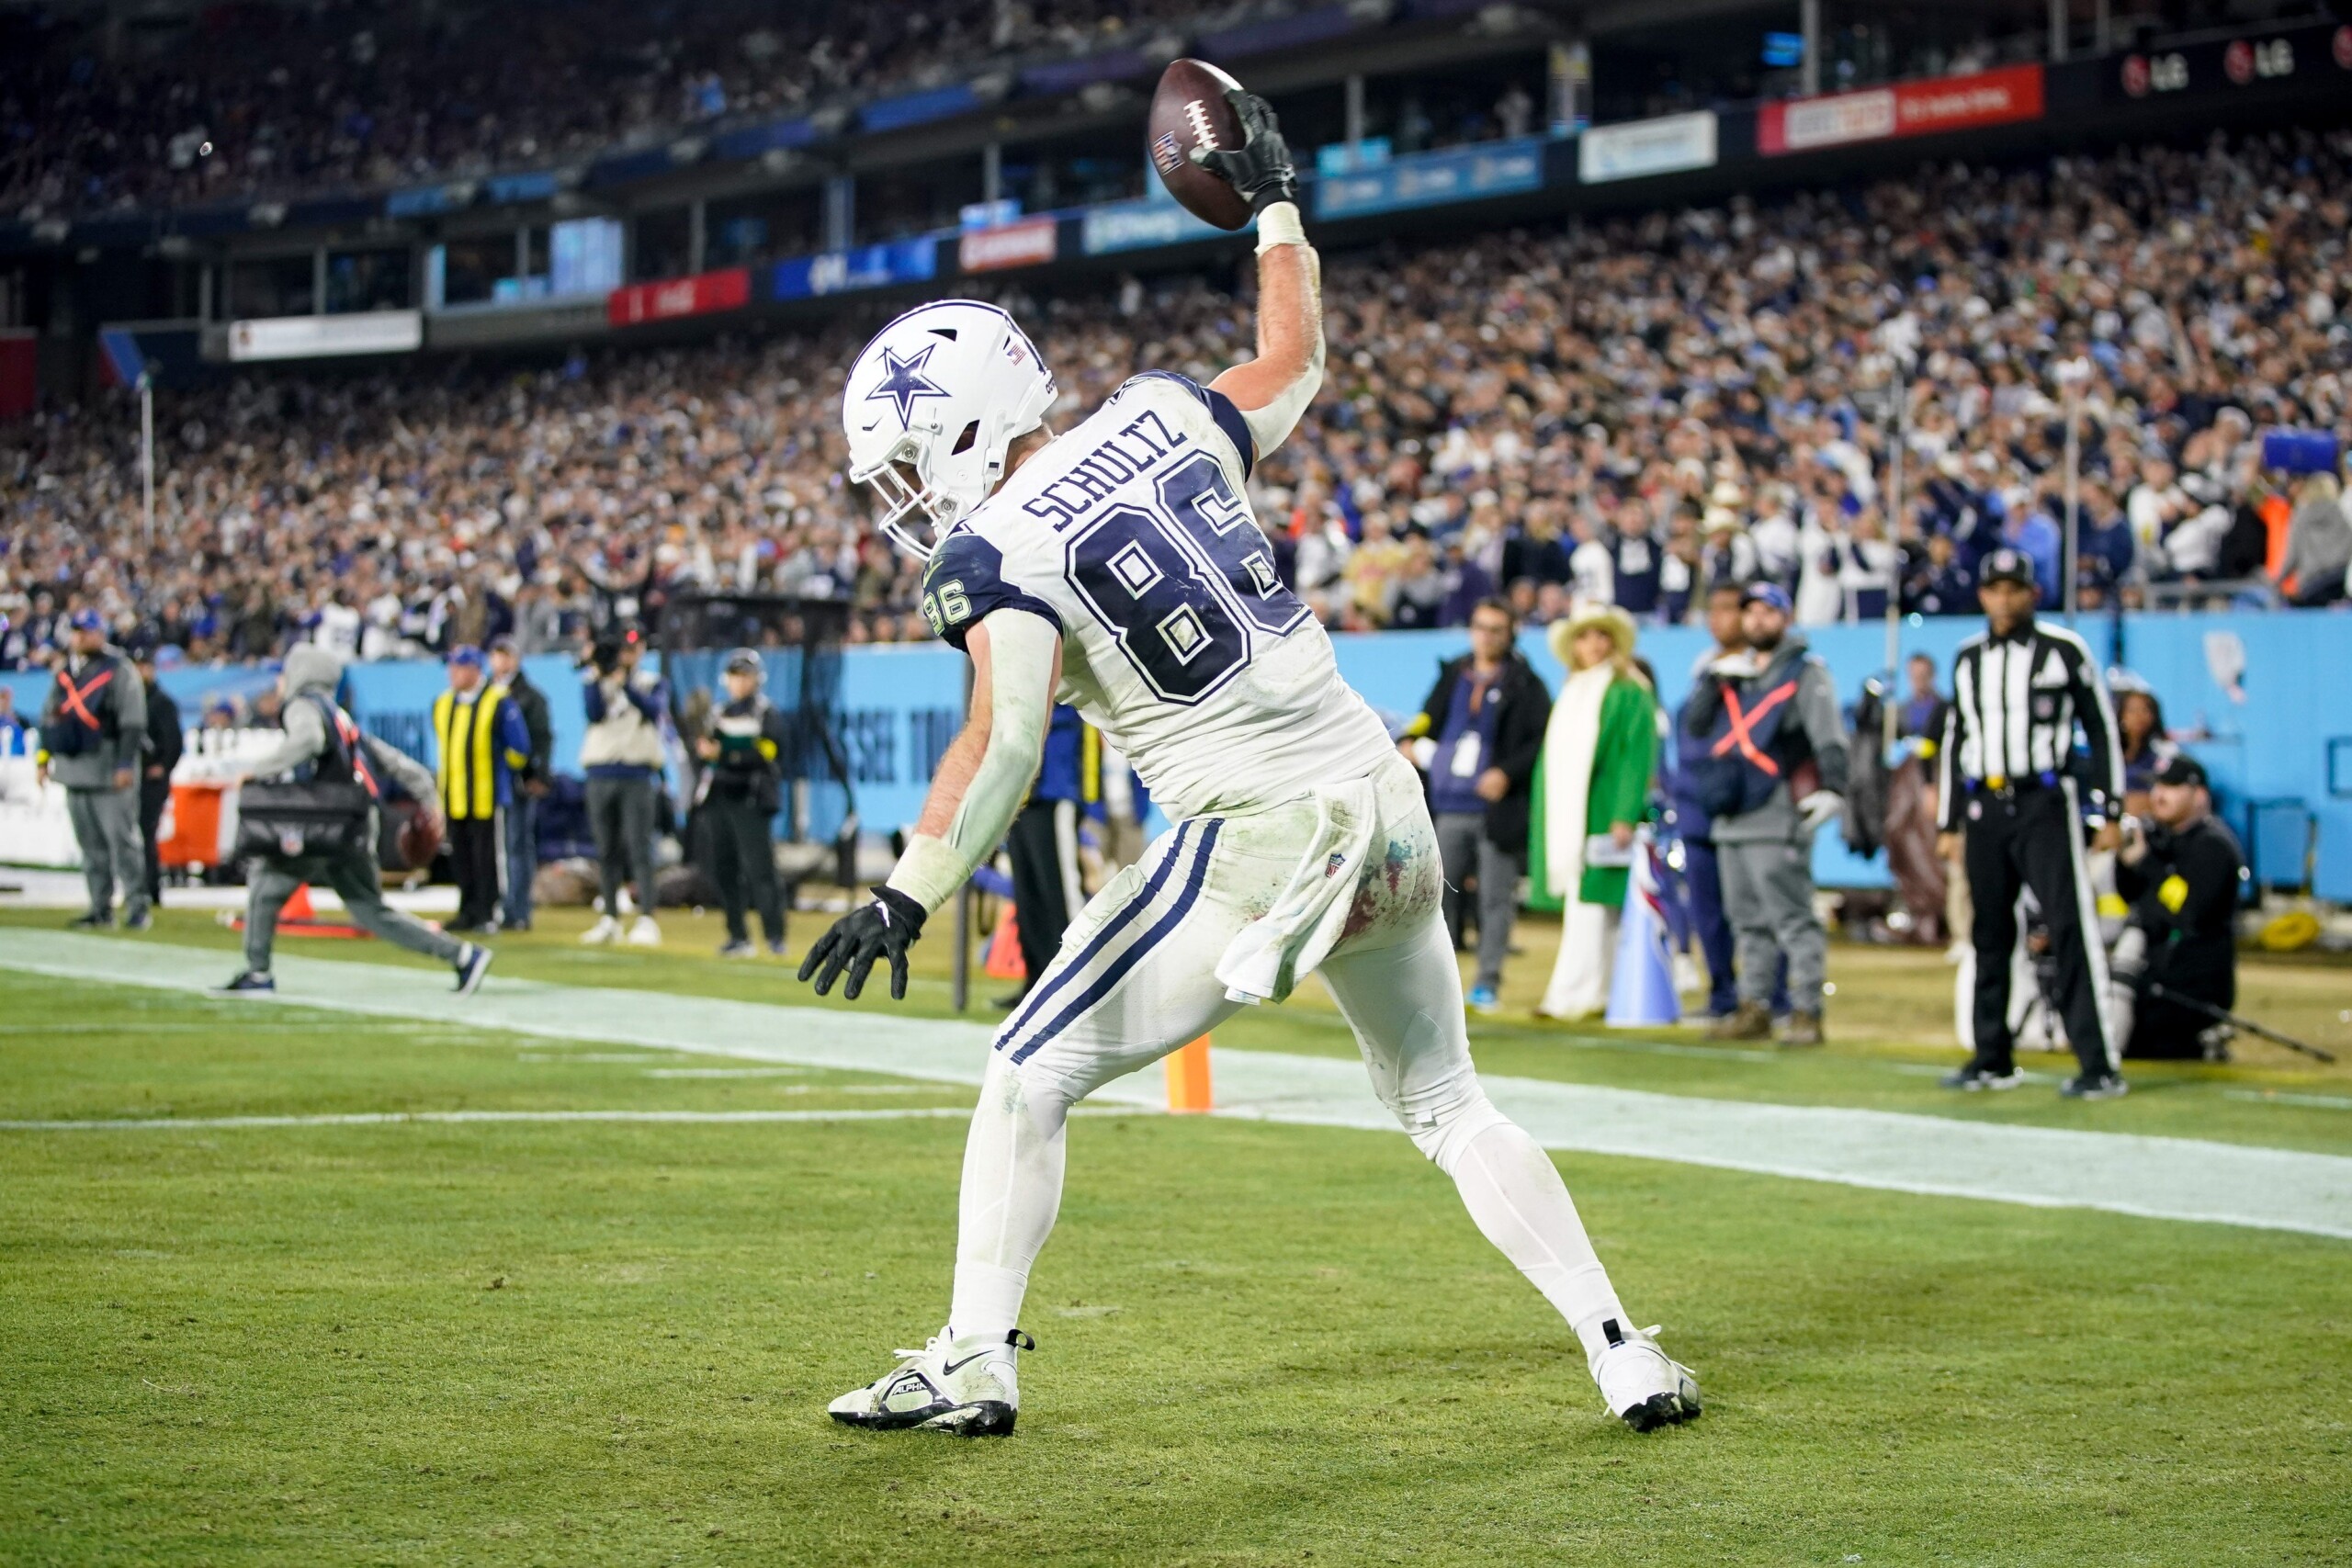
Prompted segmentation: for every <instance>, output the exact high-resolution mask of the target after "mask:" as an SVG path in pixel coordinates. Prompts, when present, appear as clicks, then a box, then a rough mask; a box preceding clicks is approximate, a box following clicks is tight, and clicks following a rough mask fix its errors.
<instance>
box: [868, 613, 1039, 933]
mask: <svg viewBox="0 0 2352 1568" xmlns="http://www.w3.org/2000/svg"><path fill="white" fill-rule="evenodd" d="M986 625H987V626H988V630H989V743H988V750H986V751H984V752H982V753H981V755H980V765H979V767H978V770H977V771H976V772H974V773H973V774H972V783H971V785H970V787H969V788H967V789H966V790H965V792H964V798H963V800H962V801H961V802H960V803H958V805H957V806H956V816H955V818H954V820H953V821H951V822H950V823H949V824H948V828H947V833H946V836H945V837H944V838H938V837H933V835H931V834H928V833H918V834H916V835H914V836H913V837H912V838H910V839H909V840H907V849H906V852H905V853H904V854H902V855H900V856H899V863H898V865H897V866H896V867H895V868H894V869H893V870H892V871H891V873H890V883H889V885H890V886H891V887H893V888H894V889H896V890H897V891H899V892H900V893H903V894H905V895H906V896H907V897H910V898H912V899H914V900H915V901H916V902H917V903H919V904H921V905H922V907H923V908H924V910H925V911H926V912H928V911H930V910H933V909H936V908H939V907H940V906H941V905H943V904H944V903H946V902H947V900H948V899H950V898H952V897H955V895H956V889H957V888H958V887H961V886H964V883H965V881H966V879H967V878H968V877H970V875H971V874H972V869H973V867H975V866H977V865H978V864H979V863H981V862H982V861H984V860H986V859H987V858H988V857H989V856H990V855H992V854H994V853H995V852H996V847H997V845H998V844H1000V843H1001V842H1003V841H1004V831H1005V829H1007V828H1010V827H1011V826H1012V818H1013V814H1014V813H1015V812H1017V811H1019V810H1020V809H1021V802H1022V800H1023V797H1024V796H1026V795H1028V793H1029V782H1030V781H1031V780H1032V779H1034V778H1035V777H1036V776H1037V759H1038V757H1039V755H1040V754H1041V753H1042V752H1043V751H1044V750H1045V744H1046V724H1047V723H1048V722H1049V721H1050V720H1051V719H1052V717H1053V679H1054V657H1055V654H1056V653H1057V651H1058V650H1059V649H1060V647H1061V633H1060V632H1059V631H1058V630H1057V629H1056V628H1055V626H1054V624H1053V623H1052V622H1050V621H1048V620H1046V618H1045V617H1044V616H1043V615H1032V614H1030V613H1029V612H1028V611H1026V610H998V611H995V612H993V613H992V614H990V615H989V617H988V620H987V622H986Z"/></svg>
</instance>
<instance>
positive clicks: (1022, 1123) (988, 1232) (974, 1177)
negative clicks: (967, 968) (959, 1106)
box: [947, 1055, 1069, 1339]
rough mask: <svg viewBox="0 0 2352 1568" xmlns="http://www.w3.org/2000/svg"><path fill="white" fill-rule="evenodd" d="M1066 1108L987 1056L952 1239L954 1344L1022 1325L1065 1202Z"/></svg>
mask: <svg viewBox="0 0 2352 1568" xmlns="http://www.w3.org/2000/svg"><path fill="white" fill-rule="evenodd" d="M1068 1132H1069V1121H1068V1107H1066V1106H1065V1105H1064V1104H1063V1103H1062V1101H1061V1100H1060V1099H1059V1098H1058V1097H1053V1096H1045V1097H1040V1099H1039V1100H1035V1101H1033V1100H1031V1099H1030V1098H1029V1095H1028V1092H1027V1089H1026V1088H1025V1086H1024V1085H1023V1082H1022V1077H1021V1075H1020V1073H1019V1072H1018V1071H1016V1070H1015V1069H1014V1068H1013V1067H1012V1065H1011V1064H1010V1063H1008V1062H1007V1061H1006V1060H1005V1059H1004V1057H1003V1056H1002V1055H992V1056H990V1057H989V1070H988V1076H987V1077H986V1078H985V1079H984V1080H983V1081H982V1083H981V1085H980V1103H979V1105H978V1109H976V1110H975V1111H973V1112H972V1131H971V1135H970V1137H969V1138H967V1140H966V1142H965V1145H964V1182H963V1191H962V1195H961V1199H960V1202H959V1215H958V1227H957V1235H956V1299H955V1303H954V1304H953V1305H952V1306H951V1307H950V1308H949V1309H948V1314H947V1323H948V1327H949V1329H950V1331H951V1332H952V1333H953V1334H954V1335H955V1337H956V1338H958V1339H966V1338H971V1337H976V1336H984V1337H989V1338H1001V1337H1003V1336H1005V1335H1007V1334H1010V1333H1011V1332H1012V1330H1014V1329H1015V1328H1018V1327H1019V1326H1020V1325H1021V1302H1022V1298H1023V1296H1025V1295H1026V1294H1027V1293H1028V1291H1029V1269H1030V1266H1031V1265H1032V1264H1034V1263H1035V1262H1036V1260H1037V1254H1038V1252H1039V1251H1040V1250H1041V1249H1043V1248H1044V1247H1045V1245H1046V1236H1048V1235H1051V1234H1052V1233H1053V1228H1054V1217H1055V1215H1056V1214H1057V1213H1059V1212H1060V1209H1061V1202H1062V1163H1063V1154H1064V1150H1065V1148H1066V1146H1067V1145H1068Z"/></svg>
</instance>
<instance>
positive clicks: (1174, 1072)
mask: <svg viewBox="0 0 2352 1568" xmlns="http://www.w3.org/2000/svg"><path fill="white" fill-rule="evenodd" d="M1167 1062H1168V1109H1169V1111H1170V1114H1174V1115H1186V1114H1193V1115H1197V1114H1203V1113H1205V1112H1207V1111H1212V1110H1214V1109H1216V1106H1215V1102H1214V1099H1213V1097H1212V1096H1211V1094H1210V1092H1209V1037H1208V1036H1207V1035H1205V1034H1204V1035H1202V1036H1201V1037H1200V1038H1199V1039H1198V1040H1195V1041H1193V1043H1191V1044H1189V1045H1179V1046H1178V1047H1177V1048H1176V1049H1175V1050H1173V1051H1170V1053H1168V1056H1167Z"/></svg>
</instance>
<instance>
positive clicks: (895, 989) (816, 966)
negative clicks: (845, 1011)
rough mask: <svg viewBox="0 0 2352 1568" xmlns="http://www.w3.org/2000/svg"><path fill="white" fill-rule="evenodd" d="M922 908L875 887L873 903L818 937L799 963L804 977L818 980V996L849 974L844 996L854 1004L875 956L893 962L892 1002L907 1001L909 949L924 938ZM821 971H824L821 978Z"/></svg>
mask: <svg viewBox="0 0 2352 1568" xmlns="http://www.w3.org/2000/svg"><path fill="white" fill-rule="evenodd" d="M922 922H923V909H922V905H921V904H918V903H916V902H915V901H914V900H913V899H911V898H910V897H907V896H906V895H905V894H903V893H901V892H899V890H898V889H897V888H895V887H877V888H876V889H875V890H874V902H873V903H871V904H863V905H860V906H859V907H858V908H854V909H852V910H851V911H850V912H849V913H848V914H846V915H843V916H842V918H841V919H838V920H835V921H834V922H833V929H832V930H831V931H827V932H826V933H825V934H824V935H823V936H820V937H819V938H818V939H817V942H816V944H815V945H814V946H812V947H810V948H809V956H808V957H806V958H804V959H802V960H801V961H800V977H801V978H802V979H804V980H806V979H807V978H809V976H811V975H815V976H817V994H818V995H819V996H820V997H821V996H823V995H825V994H826V993H827V992H829V991H831V989H832V988H833V982H834V981H835V980H837V979H839V978H841V973H842V970H844V969H846V970H848V971H849V984H848V985H846V986H843V987H842V996H844V997H846V998H849V999H850V1000H851V1001H855V1000H857V993H858V992H860V991H862V990H864V989H865V976H866V975H867V974H868V973H869V972H870V971H871V970H872V969H873V967H874V961H875V960H876V959H877V958H888V960H889V961H890V999H891V1000H892V1001H894V1002H902V1001H905V1000H906V999H907V949H909V948H910V947H912V946H913V945H914V944H915V939H916V938H917V937H919V936H921V935H922ZM820 969H821V970H822V971H823V973H821V974H820V973H819V970H820Z"/></svg>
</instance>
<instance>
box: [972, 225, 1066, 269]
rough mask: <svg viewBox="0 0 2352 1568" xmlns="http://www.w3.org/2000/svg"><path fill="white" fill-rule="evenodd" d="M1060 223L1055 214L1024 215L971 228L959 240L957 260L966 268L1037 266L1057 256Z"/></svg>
mask: <svg viewBox="0 0 2352 1568" xmlns="http://www.w3.org/2000/svg"><path fill="white" fill-rule="evenodd" d="M1058 227H1059V224H1058V222H1057V220H1055V219H1052V218H1023V219H1022V220H1020V221H1019V222H1017V223H1001V224H999V225H997V226H996V227H995V228H993V229H974V230H971V231H968V232H967V233H966V234H965V235H963V237H962V238H960V239H959V240H957V241H956V265H958V266H960V267H962V268H963V269H964V270H965V271H966V272H996V271H1000V270H1001V269H1003V268H1006V267H1015V266H1036V265H1039V264H1041V263H1044V262H1049V261H1051V260H1053V259H1054V251H1055V231H1056V230H1057V228H1058Z"/></svg>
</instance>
